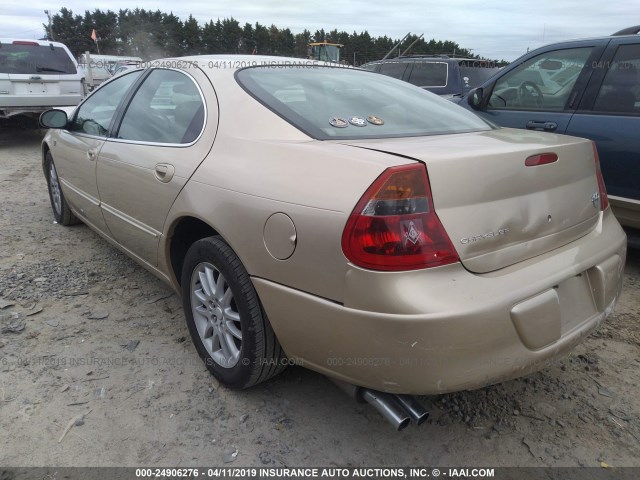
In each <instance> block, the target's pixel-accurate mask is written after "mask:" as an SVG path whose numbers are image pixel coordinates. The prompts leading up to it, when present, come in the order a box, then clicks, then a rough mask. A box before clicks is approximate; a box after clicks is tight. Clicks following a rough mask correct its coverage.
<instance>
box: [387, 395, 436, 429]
mask: <svg viewBox="0 0 640 480" xmlns="http://www.w3.org/2000/svg"><path fill="white" fill-rule="evenodd" d="M395 398H396V400H397V401H398V403H399V404H400V406H401V407H402V409H403V410H404V411H405V412H406V413H407V415H409V416H410V417H411V420H413V421H414V422H416V425H422V424H423V423H424V422H425V421H426V420H427V418H429V412H427V410H425V408H424V407H423V406H422V405H421V404H420V403H419V402H418V401H417V400H416V399H415V398H414V397H413V396H412V395H395Z"/></svg>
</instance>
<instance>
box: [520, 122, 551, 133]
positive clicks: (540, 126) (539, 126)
mask: <svg viewBox="0 0 640 480" xmlns="http://www.w3.org/2000/svg"><path fill="white" fill-rule="evenodd" d="M557 128H558V124H557V123H556V122H537V121H535V120H529V121H528V122H527V129H528V130H544V131H545V132H555V131H556V129H557Z"/></svg>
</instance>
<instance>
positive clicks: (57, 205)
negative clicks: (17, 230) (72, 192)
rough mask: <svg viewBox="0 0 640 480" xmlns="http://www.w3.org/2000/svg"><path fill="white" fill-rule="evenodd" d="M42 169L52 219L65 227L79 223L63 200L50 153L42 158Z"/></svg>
mask: <svg viewBox="0 0 640 480" xmlns="http://www.w3.org/2000/svg"><path fill="white" fill-rule="evenodd" d="M44 168H45V172H46V178H47V187H48V190H49V200H50V201H51V210H53V218H55V220H56V222H58V223H60V224H62V225H64V226H65V227H68V226H70V225H75V224H76V223H80V220H78V218H77V217H76V216H75V215H74V214H73V212H72V211H71V208H69V204H68V203H67V200H66V199H65V198H64V194H63V193H62V188H61V186H60V180H59V178H58V171H57V170H56V166H55V164H54V163H53V156H52V155H51V152H47V153H46V155H45V157H44Z"/></svg>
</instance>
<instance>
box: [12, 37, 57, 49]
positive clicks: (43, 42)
mask: <svg viewBox="0 0 640 480" xmlns="http://www.w3.org/2000/svg"><path fill="white" fill-rule="evenodd" d="M13 42H25V43H32V44H33V43H37V44H38V45H40V46H42V47H48V46H49V45H53V46H54V47H64V48H66V46H65V44H64V43H60V42H54V41H52V40H34V39H32V38H0V43H3V44H8V43H13Z"/></svg>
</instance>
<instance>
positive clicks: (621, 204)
mask: <svg viewBox="0 0 640 480" xmlns="http://www.w3.org/2000/svg"><path fill="white" fill-rule="evenodd" d="M609 203H611V208H612V209H613V213H614V215H615V216H616V218H617V219H618V221H619V222H620V224H621V225H624V226H625V227H631V228H640V200H636V199H633V198H624V197H616V196H614V195H609Z"/></svg>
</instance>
